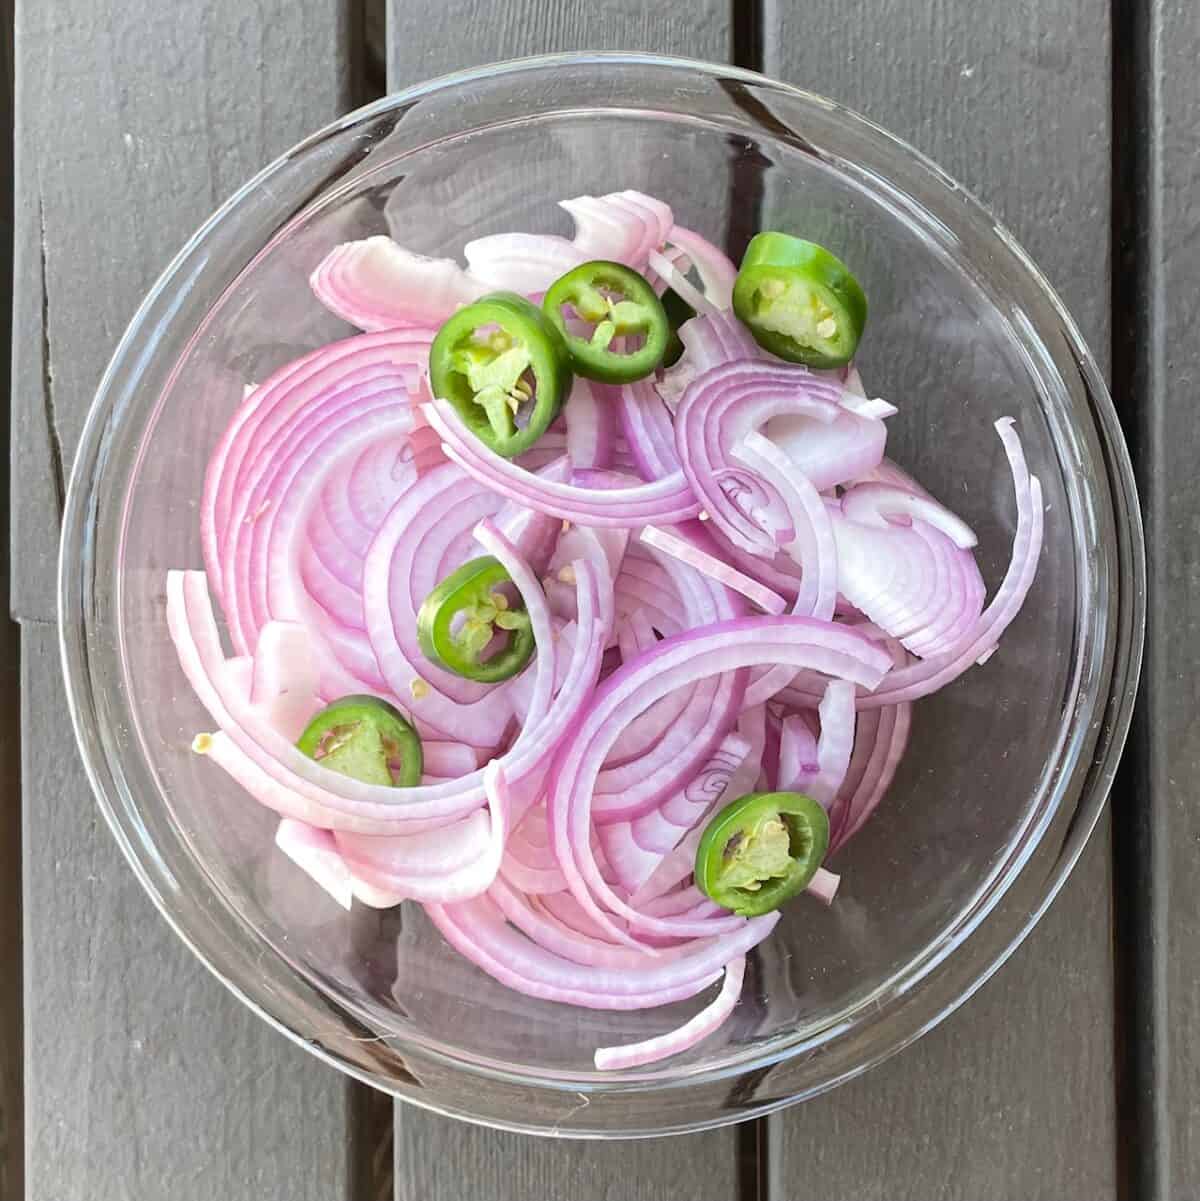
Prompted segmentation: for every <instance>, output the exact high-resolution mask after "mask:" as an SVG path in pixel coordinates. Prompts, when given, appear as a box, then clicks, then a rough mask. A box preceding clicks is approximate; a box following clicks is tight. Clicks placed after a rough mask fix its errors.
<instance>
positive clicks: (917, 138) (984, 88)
mask: <svg viewBox="0 0 1200 1201" xmlns="http://www.w3.org/2000/svg"><path fill="white" fill-rule="evenodd" d="M765 11H766V17H767V24H766V28H765V30H764V66H765V69H766V71H767V72H768V74H772V75H778V76H779V77H781V78H783V79H786V80H788V81H789V82H792V83H797V84H799V85H801V86H803V87H806V88H810V89H812V90H814V91H817V92H822V93H824V94H826V95H828V96H830V97H832V98H833V99H835V100H840V101H842V102H843V103H845V104H847V105H849V106H850V107H852V108H855V109H857V110H859V111H860V112H864V113H865V114H866V115H867V116H869V117H872V118H874V119H875V120H877V121H879V122H880V123H881V124H883V125H885V126H887V127H888V128H889V129H891V130H892V131H893V132H895V133H897V134H899V135H900V136H901V137H904V138H906V139H908V140H909V141H911V142H912V143H914V144H915V145H916V146H917V147H918V149H921V150H923V151H925V152H926V153H928V154H929V155H931V156H932V157H933V158H934V159H935V160H936V161H937V162H938V163H939V164H940V165H941V166H943V167H944V168H945V169H946V170H947V171H949V172H950V173H951V174H952V175H954V176H955V177H956V178H957V179H958V180H959V181H960V182H962V183H964V184H965V185H966V186H967V187H969V188H970V189H971V190H972V191H974V192H975V194H976V195H977V196H979V197H980V198H981V199H982V200H983V201H984V203H985V204H987V205H988V206H989V207H990V208H991V209H992V210H993V211H994V212H996V213H997V215H998V216H999V217H1000V218H1001V219H1002V220H1003V221H1005V222H1006V223H1007V224H1008V225H1009V226H1010V228H1012V229H1013V230H1014V232H1015V233H1016V235H1017V237H1018V238H1019V239H1020V240H1021V241H1022V242H1023V244H1024V245H1025V246H1026V248H1027V249H1028V250H1030V252H1031V253H1032V254H1033V255H1034V257H1035V259H1036V260H1037V261H1038V263H1039V264H1040V265H1041V267H1042V268H1043V269H1044V270H1045V271H1046V273H1047V275H1048V276H1049V278H1050V280H1051V282H1052V283H1053V284H1054V285H1055V287H1056V288H1057V289H1058V290H1059V291H1060V293H1061V294H1062V295H1063V297H1064V298H1065V300H1066V302H1067V304H1068V306H1069V307H1070V309H1071V310H1072V312H1073V313H1074V315H1075V317H1076V319H1077V320H1078V321H1079V322H1080V324H1081V326H1082V328H1083V331H1084V334H1085V336H1086V337H1087V339H1088V341H1089V342H1090V344H1091V346H1092V347H1093V349H1094V350H1095V351H1096V352H1097V353H1098V354H1099V355H1100V357H1101V359H1102V361H1103V360H1106V358H1107V354H1106V351H1107V345H1108V335H1109V315H1108V295H1109V290H1108V264H1109V256H1108V239H1109V166H1110V159H1109V155H1110V128H1111V127H1110V119H1109V78H1110V72H1109V62H1110V58H1109V31H1108V7H1107V5H1105V4H1102V3H1097V2H1095V0H1054V3H1052V4H1046V3H1036V4H1035V3H1033V2H1032V0H1018V2H1017V3H1015V4H1011V5H980V4H976V3H973V2H971V0H946V2H944V3H940V4H935V5H914V4H912V3H909V2H908V0H868V2H867V3H864V4H862V5H858V6H856V7H855V8H854V9H853V10H852V11H850V12H848V11H847V10H846V9H845V7H844V6H837V5H821V6H817V7H815V8H814V7H813V6H804V7H803V8H802V7H801V6H800V5H795V4H791V3H785V2H784V0H766V3H765ZM814 30H819V36H814ZM1109 837H1110V835H1109V825H1108V822H1107V820H1106V821H1105V822H1104V823H1103V825H1102V826H1101V828H1100V829H1098V830H1097V832H1096V834H1095V835H1094V836H1093V839H1092V843H1091V845H1090V846H1089V848H1088V850H1087V852H1086V854H1085V856H1084V858H1083V859H1082V860H1081V862H1080V864H1079V865H1078V867H1077V868H1076V870H1075V873H1074V874H1073V876H1072V878H1071V880H1070V881H1069V882H1068V884H1067V886H1066V888H1065V889H1064V891H1063V893H1062V895H1061V896H1060V897H1059V899H1058V900H1057V901H1056V902H1055V904H1054V906H1053V908H1052V909H1051V910H1050V912H1049V914H1048V915H1047V917H1046V918H1045V919H1044V920H1043V921H1042V923H1041V924H1040V925H1039V927H1038V928H1037V929H1036V930H1035V931H1034V933H1033V934H1032V935H1031V936H1030V938H1029V939H1028V941H1027V943H1026V945H1025V946H1024V947H1023V948H1022V949H1021V950H1020V951H1019V952H1018V954H1017V955H1016V956H1015V957H1014V959H1013V961H1012V962H1011V963H1009V964H1008V965H1007V966H1006V967H1005V968H1004V969H1002V971H1001V972H1000V974H999V975H998V977H997V978H996V979H995V980H993V981H992V982H991V983H990V984H989V985H988V986H986V987H985V988H984V989H983V990H982V991H981V992H980V994H979V995H978V996H976V997H975V998H974V999H973V1000H972V1001H970V1002H968V1004H967V1005H966V1007H965V1008H964V1009H963V1010H962V1011H961V1012H960V1013H958V1014H957V1015H955V1016H954V1017H952V1018H951V1019H949V1020H948V1021H947V1022H946V1023H945V1024H944V1025H942V1026H941V1027H939V1028H938V1029H937V1030H936V1031H935V1032H933V1033H932V1034H930V1035H928V1036H926V1037H925V1038H924V1039H922V1040H921V1041H920V1042H918V1043H917V1044H916V1045H915V1046H913V1047H911V1048H909V1049H908V1050H907V1051H905V1052H904V1053H903V1054H901V1055H900V1056H899V1057H898V1058H896V1059H894V1060H892V1061H891V1062H889V1063H888V1064H886V1065H884V1066H883V1067H881V1068H878V1069H876V1070H875V1071H873V1072H871V1073H869V1074H868V1075H867V1076H866V1077H865V1078H863V1079H861V1080H859V1081H856V1082H854V1083H852V1084H850V1085H847V1086H845V1087H844V1088H842V1089H839V1090H837V1091H836V1092H834V1093H833V1094H831V1095H829V1096H827V1097H824V1098H821V1099H818V1100H817V1101H814V1102H810V1103H808V1104H806V1105H804V1106H802V1107H800V1108H799V1109H797V1110H793V1111H790V1112H786V1113H784V1114H782V1115H780V1116H778V1117H776V1118H773V1119H771V1123H770V1132H769V1147H770V1156H771V1164H770V1178H771V1181H772V1182H773V1188H772V1190H771V1194H770V1195H771V1197H772V1198H773V1201H774V1199H778V1198H783V1197H787V1198H789V1199H792V1198H797V1201H798V1198H799V1197H800V1196H805V1197H813V1198H817V1197H820V1198H822V1199H825V1198H828V1199H829V1201H860V1199H861V1201H866V1199H868V1198H872V1199H873V1198H889V1199H890V1198H912V1199H913V1201H918V1199H919V1201H928V1199H934V1198H946V1199H948V1201H949V1199H951V1198H962V1197H980V1198H985V1197H986V1198H987V1199H988V1201H1009V1199H1010V1198H1011V1199H1013V1201H1015V1199H1017V1198H1021V1199H1022V1201H1024V1199H1026V1198H1046V1199H1047V1201H1103V1199H1105V1198H1111V1197H1113V1196H1115V1190H1116V1181H1115V1170H1116V1169H1115V1160H1116V1152H1115V1127H1114V1120H1115V1116H1114V1090H1115V1085H1114V1073H1113V1023H1114V1015H1113V1004H1112V953H1111V934H1110V920H1109V906H1110V896H1111V885H1110V864H1109V851H1108V848H1109ZM800 1179H803V1180H804V1181H805V1186H804V1192H803V1193H798V1192H797V1189H796V1187H795V1185H794V1182H795V1181H797V1180H800Z"/></svg>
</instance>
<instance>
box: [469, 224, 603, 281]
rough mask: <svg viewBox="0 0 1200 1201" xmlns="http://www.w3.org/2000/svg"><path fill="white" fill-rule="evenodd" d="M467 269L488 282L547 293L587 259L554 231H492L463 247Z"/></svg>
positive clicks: (477, 277)
mask: <svg viewBox="0 0 1200 1201" xmlns="http://www.w3.org/2000/svg"><path fill="white" fill-rule="evenodd" d="M463 257H464V258H465V259H466V260H467V269H468V270H469V271H470V273H471V275H473V276H474V277H475V278H476V279H478V280H480V281H481V282H482V283H484V284H485V285H486V288H487V291H492V290H495V289H500V290H502V291H508V292H523V293H525V294H527V295H529V294H534V293H539V292H545V291H546V289H547V288H549V287H550V285H551V284H552V283H553V282H554V281H555V280H556V279H558V277H559V276H560V275H565V274H566V273H567V272H568V271H570V270H571V269H572V268H573V267H578V266H579V265H580V264H581V263H585V262H587V260H588V256H587V255H586V254H584V253H583V252H582V251H581V250H579V249H578V247H576V246H575V245H574V244H573V243H571V242H569V241H568V240H567V239H566V238H560V237H556V236H555V235H553V234H519V233H514V234H491V235H489V236H488V237H486V238H476V239H475V240H474V241H473V242H468V243H467V244H466V246H464V247H463Z"/></svg>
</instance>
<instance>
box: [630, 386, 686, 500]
mask: <svg viewBox="0 0 1200 1201" xmlns="http://www.w3.org/2000/svg"><path fill="white" fill-rule="evenodd" d="M615 391H616V392H617V397H616V402H617V412H618V414H619V417H620V421H621V429H622V430H623V431H624V434H625V440H626V442H627V443H628V446H629V451H630V454H631V455H632V456H633V460H634V462H635V463H636V464H637V469H638V472H639V474H640V475H641V477H642V478H643V479H644V480H647V481H650V480H660V479H663V478H664V477H665V476H669V475H672V474H673V473H676V472H678V471H679V470H680V466H679V455H678V454H677V453H676V452H675V431H674V429H673V427H672V424H671V415H670V414H669V413H668V412H667V409H666V406H665V405H664V404H663V402H662V398H661V397H660V396H659V395H658V393H657V392H656V391H655V390H654V387H653V385H652V384H651V382H650V381H649V380H638V381H637V382H636V383H632V384H625V385H623V386H622V387H621V388H620V389H615Z"/></svg>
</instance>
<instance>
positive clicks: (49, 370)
mask: <svg viewBox="0 0 1200 1201" xmlns="http://www.w3.org/2000/svg"><path fill="white" fill-rule="evenodd" d="M38 232H39V251H40V264H41V279H40V281H39V282H40V285H41V289H42V409H43V416H44V417H45V419H46V437H47V439H48V440H49V443H50V468H51V471H52V472H53V475H54V499H55V501H56V502H57V504H58V520H59V523H60V524H61V523H62V516H63V510H64V508H65V507H66V501H67V482H66V475H65V473H64V470H63V449H62V439H61V438H60V437H59V435H58V418H57V415H56V414H55V411H54V368H53V367H52V366H51V363H52V362H53V359H51V357H50V293H49V291H48V290H47V288H46V212H45V209H44V207H43V205H42V198H41V195H40V194H39V195H38Z"/></svg>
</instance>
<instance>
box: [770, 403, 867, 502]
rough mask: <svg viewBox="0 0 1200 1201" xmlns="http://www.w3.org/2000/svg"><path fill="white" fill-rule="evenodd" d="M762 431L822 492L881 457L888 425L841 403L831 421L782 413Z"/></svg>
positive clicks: (849, 478)
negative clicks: (838, 410)
mask: <svg viewBox="0 0 1200 1201" xmlns="http://www.w3.org/2000/svg"><path fill="white" fill-rule="evenodd" d="M763 432H764V434H765V435H766V436H767V437H768V438H769V439H770V440H771V441H772V442H774V443H775V445H776V446H778V447H779V448H780V449H781V450H782V451H783V452H784V453H785V454H786V455H787V456H788V458H789V459H791V460H792V462H793V463H794V464H795V465H796V467H797V468H798V469H799V470H800V471H802V472H803V473H804V475H805V476H807V477H808V479H809V480H810V481H811V482H812V485H813V487H814V488H816V489H817V491H818V492H824V491H826V490H827V489H829V488H833V487H835V486H836V485H838V484H843V483H846V482H847V481H848V480H853V479H857V478H859V477H860V476H862V475H864V474H865V473H866V472H869V471H872V470H873V469H874V468H876V467H877V466H878V465H879V462H880V460H881V459H882V458H883V448H884V444H885V443H886V441H887V427H886V426H885V425H884V424H883V422H882V421H880V420H879V418H877V417H871V416H864V415H863V414H861V413H857V412H855V411H854V410H852V409H849V408H846V407H845V406H844V405H843V406H841V409H840V412H838V413H837V414H836V416H835V418H834V419H833V420H832V421H826V420H824V419H815V418H814V417H813V416H811V415H809V414H805V413H785V414H781V415H779V416H774V417H772V418H771V420H770V421H768V422H767V424H766V428H765V429H764V431H763Z"/></svg>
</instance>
